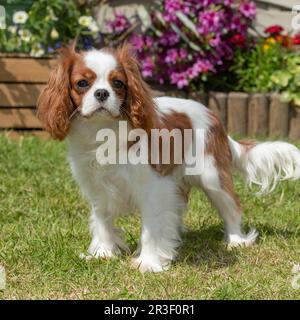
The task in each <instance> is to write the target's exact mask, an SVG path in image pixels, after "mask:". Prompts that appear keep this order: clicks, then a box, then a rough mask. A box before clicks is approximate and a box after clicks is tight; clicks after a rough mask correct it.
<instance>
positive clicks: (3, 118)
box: [0, 108, 42, 129]
mask: <svg viewBox="0 0 300 320" xmlns="http://www.w3.org/2000/svg"><path fill="white" fill-rule="evenodd" d="M35 114H36V110H35V109H22V108H1V109H0V128H2V129H3V128H20V129H21V128H22V129H26V128H42V124H41V122H40V121H39V120H38V119H37V117H36V115H35Z"/></svg>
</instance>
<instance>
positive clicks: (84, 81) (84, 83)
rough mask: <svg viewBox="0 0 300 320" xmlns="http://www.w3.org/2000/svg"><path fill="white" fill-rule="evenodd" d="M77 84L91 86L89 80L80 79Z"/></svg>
mask: <svg viewBox="0 0 300 320" xmlns="http://www.w3.org/2000/svg"><path fill="white" fill-rule="evenodd" d="M77 86H78V87H79V88H87V87H88V86H89V83H88V82H87V80H80V81H78V82H77Z"/></svg>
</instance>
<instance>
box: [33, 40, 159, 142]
mask: <svg viewBox="0 0 300 320" xmlns="http://www.w3.org/2000/svg"><path fill="white" fill-rule="evenodd" d="M37 105H38V117H39V118H40V119H41V121H42V122H43V123H44V126H45V128H46V130H47V131H49V132H50V133H51V135H52V137H54V138H56V139H59V140H62V139H64V138H65V137H66V135H67V134H68V131H69V128H70V123H71V121H72V117H73V115H74V114H76V116H82V117H86V118H89V117H111V118H115V119H127V120H128V121H130V122H131V124H132V126H133V127H134V128H143V129H145V130H146V131H148V130H150V128H151V127H152V122H151V121H152V120H151V119H152V116H151V115H152V113H153V112H154V105H153V100H152V96H151V91H150V90H149V88H148V86H147V84H146V83H145V82H144V81H143V79H142V77H141V73H140V70H139V63H138V61H137V59H136V58H135V56H134V54H133V53H132V48H131V46H130V45H128V44H125V45H123V46H121V47H119V48H117V49H116V50H112V49H102V50H91V51H88V52H76V51H75V48H74V46H73V47H69V48H63V49H61V51H60V57H59V59H58V63H57V66H56V67H55V69H54V70H53V71H52V72H51V74H50V78H49V81H48V84H47V86H46V87H45V89H44V90H43V91H42V93H41V95H40V97H39V99H38V104H37Z"/></svg>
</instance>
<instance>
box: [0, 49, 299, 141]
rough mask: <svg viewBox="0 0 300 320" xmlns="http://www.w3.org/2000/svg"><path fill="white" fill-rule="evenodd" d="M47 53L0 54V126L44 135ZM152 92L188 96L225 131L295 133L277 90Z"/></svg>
mask: <svg viewBox="0 0 300 320" xmlns="http://www.w3.org/2000/svg"><path fill="white" fill-rule="evenodd" d="M54 64H55V59H53V58H33V57H30V56H28V55H2V56H0V93H1V94H0V128H1V130H10V131H11V133H10V134H11V135H14V136H18V135H20V134H23V133H24V132H30V133H31V134H33V135H37V136H43V137H44V136H48V135H47V134H46V133H45V132H43V131H42V126H41V123H40V121H39V120H38V119H37V118H36V115H35V105H36V100H37V98H38V96H39V93H40V91H41V90H42V88H43V87H44V86H45V84H46V82H47V80H48V77H49V72H50V69H51V67H53V65H54ZM153 87H154V91H155V94H156V95H158V96H160V95H171V96H177V97H183V98H190V99H194V100H197V101H200V102H202V103H203V104H205V105H207V106H208V107H209V108H210V109H212V110H213V111H214V112H216V113H217V114H218V115H219V117H220V119H221V120H222V122H223V124H224V126H225V128H226V129H227V130H228V132H229V133H231V134H239V135H243V136H245V135H250V136H259V135H265V136H267V135H269V136H282V137H288V136H289V137H290V138H292V139H299V138H300V111H299V110H300V109H297V108H294V107H293V106H291V105H289V104H288V103H285V102H281V100H280V96H279V95H278V94H271V95H270V94H259V93H257V94H248V93H243V92H229V93H224V92H208V93H207V94H204V93H201V92H198V93H197V92H191V93H187V91H186V90H184V89H178V88H176V87H168V86H165V85H157V84H156V85H154V86H153Z"/></svg>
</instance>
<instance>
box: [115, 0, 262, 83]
mask: <svg viewBox="0 0 300 320" xmlns="http://www.w3.org/2000/svg"><path fill="white" fill-rule="evenodd" d="M157 3H158V6H157V12H155V11H154V12H152V13H151V15H150V16H151V20H152V28H149V29H148V30H147V31H146V32H144V33H143V34H138V33H136V32H134V33H133V35H132V36H131V39H130V41H131V43H132V44H133V45H134V47H135V49H136V51H137V54H138V58H139V59H140V61H141V69H142V75H143V76H144V77H146V78H149V77H151V78H153V79H155V80H156V81H157V82H158V83H161V84H162V83H171V84H174V85H176V86H177V87H178V88H183V87H186V86H188V85H190V83H191V82H192V83H193V84H196V86H198V84H199V83H200V82H203V81H204V80H203V79H204V78H203V77H202V76H203V75H204V74H212V73H215V74H218V72H223V71H224V70H226V68H228V66H230V61H231V60H232V59H233V56H234V50H235V48H236V47H238V46H241V45H243V46H246V45H247V39H248V37H247V36H248V32H247V31H248V27H249V26H250V24H251V22H252V20H253V19H254V18H255V13H256V7H255V4H254V2H253V1H247V0H241V1H240V4H238V5H235V4H236V1H235V0H157ZM177 12H182V13H184V14H185V15H186V16H187V17H188V18H189V19H190V20H191V21H193V22H194V24H195V25H196V29H197V31H198V33H199V34H200V37H197V36H196V35H195V34H194V32H193V31H192V30H190V28H189V27H188V26H186V25H185V24H184V23H183V21H181V19H180V18H178V17H177ZM137 19H138V18H137ZM162 20H163V21H162ZM130 26H131V22H130V21H129V20H128V19H127V18H126V17H125V16H124V15H121V14H118V15H116V18H115V21H113V22H111V28H112V30H113V32H115V33H117V34H118V33H121V32H122V31H121V30H125V29H126V28H128V27H130ZM176 28H177V29H179V30H180V31H181V34H179V33H177V32H176V31H175V30H176ZM187 39H188V40H189V41H187ZM242 40H243V41H242ZM191 43H194V44H196V45H197V46H198V47H200V48H201V51H200V52H199V51H198V50H197V49H194V47H193V46H192V45H191Z"/></svg>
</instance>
